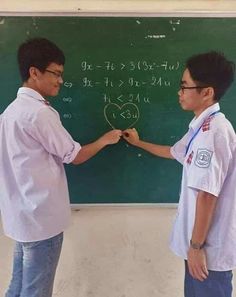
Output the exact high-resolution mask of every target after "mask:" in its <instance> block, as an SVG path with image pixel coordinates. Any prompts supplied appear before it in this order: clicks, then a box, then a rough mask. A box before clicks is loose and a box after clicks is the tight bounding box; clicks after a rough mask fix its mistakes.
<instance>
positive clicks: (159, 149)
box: [136, 140, 174, 159]
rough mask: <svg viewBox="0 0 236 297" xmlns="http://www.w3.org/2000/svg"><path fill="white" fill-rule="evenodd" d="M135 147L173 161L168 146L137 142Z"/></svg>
mask: <svg viewBox="0 0 236 297" xmlns="http://www.w3.org/2000/svg"><path fill="white" fill-rule="evenodd" d="M136 146H137V147H139V148H142V149H144V150H145V151H147V152H149V153H151V154H153V155H155V156H158V157H162V158H168V159H174V157H173V156H172V155H171V153H170V148H171V147H170V146H167V145H158V144H154V143H149V142H145V141H142V140H139V141H138V142H137V144H136Z"/></svg>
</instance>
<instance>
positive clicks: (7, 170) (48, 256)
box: [0, 38, 122, 297]
mask: <svg viewBox="0 0 236 297" xmlns="http://www.w3.org/2000/svg"><path fill="white" fill-rule="evenodd" d="M18 63H19V70H20V74H21V77H22V81H23V86H22V87H21V88H20V89H19V90H18V93H17V98H16V99H15V100H14V101H13V102H12V103H11V104H10V105H9V106H8V107H7V108H6V110H5V111H4V112H3V114H2V115H1V117H0V142H1V146H0V164H1V166H0V181H1V197H0V209H1V216H2V223H3V229H4V233H5V234H6V235H7V236H9V237H10V238H13V239H14V240H15V241H16V245H15V250H14V263H13V274H12V280H11V283H10V286H9V288H8V291H7V293H6V295H5V296H6V297H16V296H19V297H20V296H22V297H51V296H52V290H53V282H54V276H55V272H56V268H57V264H58V260H59V256H60V252H61V246H62V241H63V231H64V230H65V228H66V227H67V226H68V224H69V221H70V202H69V195H68V188H67V181H66V175H65V170H64V166H63V163H73V164H80V163H83V162H85V161H86V160H88V159H90V158H91V157H92V156H94V155H95V154H96V153H98V152H99V151H100V150H101V149H102V148H104V147H105V146H106V145H110V144H115V143H117V142H118V141H119V139H120V137H121V135H122V133H121V131H120V130H113V131H110V132H107V133H106V134H104V135H103V136H101V137H100V138H99V139H98V140H96V141H94V142H93V143H90V144H87V145H84V146H81V145H80V144H79V143H78V142H76V141H74V140H73V139H72V137H71V136H70V134H69V133H68V132H67V131H66V130H65V129H64V127H63V126H62V124H61V121H60V118H59V115H58V113H57V111H56V110H55V109H53V108H52V107H51V106H50V104H49V103H48V101H46V100H45V98H46V97H48V96H52V97H53V96H56V95H57V94H58V92H59V90H60V86H61V84H62V83H63V79H62V74H63V68H64V63H65V57H64V54H63V52H62V51H61V50H60V49H59V48H58V47H57V46H56V45H55V44H54V43H52V42H50V41H49V40H47V39H43V38H36V39H31V40H28V41H26V42H25V43H23V44H22V45H21V46H20V47H19V49H18Z"/></svg>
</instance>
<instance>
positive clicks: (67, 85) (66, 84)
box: [64, 81, 73, 88]
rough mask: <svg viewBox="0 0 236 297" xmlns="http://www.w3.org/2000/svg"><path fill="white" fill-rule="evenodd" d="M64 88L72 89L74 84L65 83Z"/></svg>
mask: <svg viewBox="0 0 236 297" xmlns="http://www.w3.org/2000/svg"><path fill="white" fill-rule="evenodd" d="M64 86H65V87H66V88H72V86H73V84H72V83H71V82H68V81H65V82H64Z"/></svg>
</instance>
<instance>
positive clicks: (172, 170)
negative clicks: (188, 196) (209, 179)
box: [0, 16, 236, 204]
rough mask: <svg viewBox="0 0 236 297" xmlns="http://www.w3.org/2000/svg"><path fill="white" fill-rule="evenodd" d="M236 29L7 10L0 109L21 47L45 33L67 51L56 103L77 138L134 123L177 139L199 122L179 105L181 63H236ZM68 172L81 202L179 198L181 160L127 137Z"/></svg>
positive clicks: (220, 21)
mask: <svg viewBox="0 0 236 297" xmlns="http://www.w3.org/2000/svg"><path fill="white" fill-rule="evenodd" d="M235 34H236V18H216V17H215V18H209V17H208V18H199V17H195V18H186V17H185V18H184V17H180V18H178V17H92V16H91V17H59V16H55V17H3V16H2V17H0V65H1V69H0V89H1V101H0V102H1V103H0V112H2V111H3V110H4V109H5V107H6V106H7V105H8V104H9V103H10V102H11V101H12V100H13V99H14V98H15V94H16V92H17V88H18V87H19V86H20V85H21V82H20V79H19V74H18V70H17V63H16V51H17V48H18V46H19V44H20V43H22V41H24V40H25V39H27V38H28V37H35V36H40V37H46V38H49V39H51V40H52V41H54V42H55V43H56V44H57V45H58V46H59V47H61V48H62V49H63V51H64V52H65V55H66V65H65V75H64V85H63V87H62V89H61V92H60V94H59V95H58V97H57V98H56V99H55V98H54V99H52V104H53V106H54V107H55V108H56V109H57V110H58V111H59V113H60V115H61V119H62V121H63V124H64V126H65V127H66V128H67V129H68V131H69V132H70V133H71V134H72V136H73V137H74V139H76V140H77V141H79V142H80V143H81V144H86V143H88V142H91V141H93V140H95V139H96V138H97V137H99V136H100V135H101V134H103V133H104V132H106V131H108V130H109V129H112V128H120V129H125V128H127V127H135V128H136V129H137V130H138V131H139V132H140V135H141V137H142V138H143V139H144V140H147V141H150V142H156V143H162V144H169V145H172V144H174V143H175V142H176V141H177V140H178V139H179V138H180V137H181V136H182V135H183V133H185V132H186V131H187V129H188V122H189V121H190V119H191V118H192V114H191V113H187V112H183V111H182V110H181V108H180V106H179V104H178V95H177V92H178V86H179V81H180V78H181V75H182V71H183V68H184V61H185V60H186V58H188V57H189V56H191V55H193V54H196V53H200V52H204V51H208V50H220V51H223V52H224V53H225V54H226V56H227V57H228V58H230V59H232V60H234V61H236V38H235ZM235 96H236V88H235V85H234V86H232V87H231V89H230V90H229V91H228V93H227V94H226V96H225V98H223V100H222V103H221V105H222V109H223V111H224V112H225V113H226V114H227V116H228V118H229V119H230V120H231V121H232V123H233V125H234V127H235V126H236V117H235V115H234V113H235V110H236V109H235V107H236V103H235ZM26 108H27V107H26ZM66 171H67V176H68V183H69V190H70V196H71V202H72V203H75V204H77V203H78V204H79V203H86V204H87V203H176V202H178V196H179V188H180V181H181V166H180V165H179V164H178V163H177V162H176V161H172V160H164V159H160V158H157V157H154V156H152V155H150V154H148V153H146V152H144V151H142V150H139V149H137V148H134V147H131V146H129V145H128V144H127V143H126V142H125V141H123V140H121V141H120V142H119V144H117V145H114V146H109V147H106V148H105V149H104V150H103V151H102V152H100V153H99V154H98V155H97V156H95V157H94V158H93V159H91V160H89V161H88V162H87V163H85V164H83V165H80V166H73V165H69V166H66Z"/></svg>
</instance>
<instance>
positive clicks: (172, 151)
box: [123, 52, 236, 297]
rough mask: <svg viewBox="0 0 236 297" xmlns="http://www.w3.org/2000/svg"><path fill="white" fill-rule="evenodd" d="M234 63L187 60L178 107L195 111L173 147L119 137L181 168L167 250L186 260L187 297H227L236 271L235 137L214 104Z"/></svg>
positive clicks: (218, 57) (213, 57)
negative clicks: (168, 159) (176, 210)
mask: <svg viewBox="0 0 236 297" xmlns="http://www.w3.org/2000/svg"><path fill="white" fill-rule="evenodd" d="M234 70H235V66H234V63H232V62H230V61H228V60H227V59H226V58H225V57H224V55H222V54H220V53H217V52H209V53H204V54H200V55H196V56H193V57H191V58H189V59H188V60H187V62H186V69H185V71H184V73H183V77H182V80H181V85H180V90H179V92H178V95H179V103H180V105H181V107H182V108H183V109H184V110H188V111H189V110H190V111H193V113H194V114H195V117H194V119H193V120H192V121H191V123H190V125H189V131H188V132H187V133H186V134H185V135H184V137H183V138H182V139H181V140H180V141H178V142H177V143H176V144H175V145H174V146H172V147H170V146H163V145H157V144H152V143H148V142H144V141H142V140H140V139H139V136H138V133H137V131H136V130H135V129H127V130H126V131H124V132H123V137H124V138H125V139H126V140H127V141H128V142H129V143H131V144H133V145H135V146H137V147H140V148H142V149H144V150H146V151H148V152H150V153H152V154H154V155H156V156H160V157H163V158H170V159H176V160H177V161H179V162H180V163H181V164H182V165H183V176H182V185H181V195H180V201H179V206H178V212H177V216H176V220H175V223H174V227H173V231H172V235H171V240H170V248H171V249H172V251H173V252H174V253H175V254H177V255H178V256H180V257H182V258H183V259H185V297H193V296H194V297H231V296H232V269H234V268H236V248H235V247H236V232H235V230H236V187H235V182H236V170H235V168H236V137H235V132H234V129H233V127H232V125H231V124H230V122H229V121H228V120H227V119H226V118H225V116H224V114H223V113H221V112H220V106H219V103H218V101H219V100H220V99H221V97H222V96H223V95H224V93H225V91H226V90H227V89H228V87H229V86H230V84H231V83H232V81H233V79H234Z"/></svg>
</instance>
